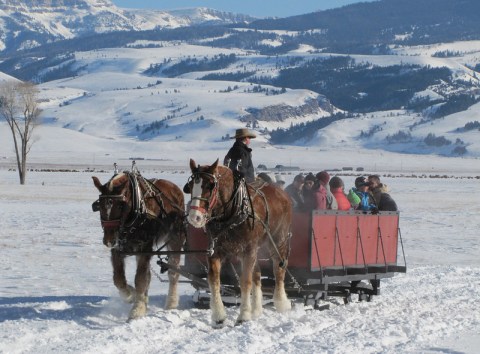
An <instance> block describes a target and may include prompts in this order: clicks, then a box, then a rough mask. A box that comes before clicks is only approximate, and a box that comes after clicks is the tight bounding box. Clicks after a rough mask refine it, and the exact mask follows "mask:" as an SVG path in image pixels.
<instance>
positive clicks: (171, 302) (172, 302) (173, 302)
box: [165, 298, 178, 310]
mask: <svg viewBox="0 0 480 354" xmlns="http://www.w3.org/2000/svg"><path fill="white" fill-rule="evenodd" d="M177 307H178V299H170V298H167V302H166V303H165V310H175V309H176V308H177Z"/></svg>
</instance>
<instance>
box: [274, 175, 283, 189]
mask: <svg viewBox="0 0 480 354" xmlns="http://www.w3.org/2000/svg"><path fill="white" fill-rule="evenodd" d="M275 184H276V185H277V186H278V187H279V188H280V189H284V188H285V178H283V176H282V175H281V174H278V173H277V174H276V175H275Z"/></svg>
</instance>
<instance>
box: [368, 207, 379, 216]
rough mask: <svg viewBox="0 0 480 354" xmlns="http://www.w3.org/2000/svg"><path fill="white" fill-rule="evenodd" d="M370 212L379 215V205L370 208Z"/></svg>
mask: <svg viewBox="0 0 480 354" xmlns="http://www.w3.org/2000/svg"><path fill="white" fill-rule="evenodd" d="M370 212H371V213H372V215H377V214H378V213H379V210H378V208H377V207H373V208H372V209H370Z"/></svg>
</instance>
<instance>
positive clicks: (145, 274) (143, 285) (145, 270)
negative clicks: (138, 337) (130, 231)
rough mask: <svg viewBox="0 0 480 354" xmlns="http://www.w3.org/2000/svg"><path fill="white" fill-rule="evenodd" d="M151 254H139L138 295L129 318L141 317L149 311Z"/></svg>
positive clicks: (136, 287) (136, 283)
mask: <svg viewBox="0 0 480 354" xmlns="http://www.w3.org/2000/svg"><path fill="white" fill-rule="evenodd" d="M150 258H151V256H137V273H136V274H135V290H136V297H135V302H134V304H133V307H132V309H131V311H130V314H129V316H128V319H129V320H133V319H136V318H140V317H143V316H145V314H146V313H147V303H148V288H149V286H150V280H151V273H150Z"/></svg>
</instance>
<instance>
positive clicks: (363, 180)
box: [355, 176, 368, 188]
mask: <svg viewBox="0 0 480 354" xmlns="http://www.w3.org/2000/svg"><path fill="white" fill-rule="evenodd" d="M363 186H368V181H367V179H366V178H365V177H364V176H361V177H357V178H356V179H355V187H357V188H360V187H363Z"/></svg>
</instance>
